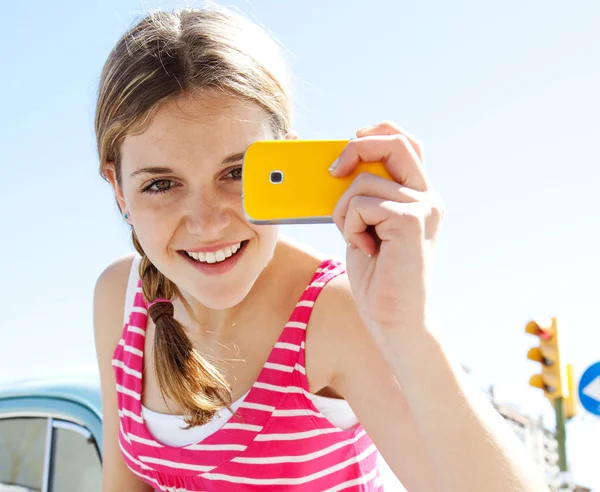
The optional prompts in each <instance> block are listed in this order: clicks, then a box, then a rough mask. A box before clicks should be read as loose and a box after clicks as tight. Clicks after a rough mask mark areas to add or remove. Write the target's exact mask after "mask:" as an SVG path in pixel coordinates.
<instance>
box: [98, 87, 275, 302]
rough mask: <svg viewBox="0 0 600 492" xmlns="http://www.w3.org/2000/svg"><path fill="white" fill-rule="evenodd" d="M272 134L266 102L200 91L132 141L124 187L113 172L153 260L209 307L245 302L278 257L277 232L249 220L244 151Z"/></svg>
mask: <svg viewBox="0 0 600 492" xmlns="http://www.w3.org/2000/svg"><path fill="white" fill-rule="evenodd" d="M272 138H273V134H272V131H271V128H270V125H269V115H268V114H267V113H266V112H265V111H264V110H262V109H261V108H260V107H258V106H256V105H254V104H251V103H245V102H239V101H234V100H233V99H230V98H227V97H225V96H217V95H215V94H201V95H199V96H197V95H194V97H185V98H181V99H178V100H174V101H172V102H169V103H167V104H166V105H164V106H163V107H162V108H161V109H160V110H159V111H158V112H157V113H156V116H155V117H154V119H153V121H152V123H151V125H150V126H149V128H148V129H147V130H146V131H144V133H142V134H140V135H132V136H127V137H126V138H125V141H124V143H123V145H122V148H121V156H122V160H121V176H122V183H121V186H119V185H118V184H117V183H116V182H115V179H114V172H113V171H112V170H111V169H109V170H108V171H107V175H108V178H109V180H110V181H111V183H112V184H113V187H114V188H115V193H116V196H117V199H118V200H119V204H120V205H121V209H122V211H123V213H128V214H129V215H130V218H129V222H130V223H131V224H132V225H133V227H134V229H135V231H136V234H137V237H138V239H139V241H140V244H141V245H142V248H143V249H144V252H145V253H146V255H147V256H148V258H149V259H150V261H151V262H152V263H153V264H154V265H155V266H156V268H157V269H158V270H159V271H160V272H161V273H162V274H163V275H165V276H166V277H167V278H168V279H170V280H171V281H172V282H174V283H175V284H176V285H177V286H178V287H179V289H180V290H181V291H182V293H183V294H184V295H186V296H188V295H189V296H191V297H193V298H194V299H196V300H197V301H198V302H200V303H201V304H203V305H204V306H206V307H209V308H212V309H225V308H228V307H231V306H234V305H236V304H238V303H239V302H240V301H241V300H242V299H243V298H244V297H245V296H246V294H247V293H248V292H249V291H250V289H251V287H252V285H253V284H254V282H255V281H256V279H257V278H258V276H259V275H260V273H261V272H262V270H263V269H264V268H265V267H266V265H267V263H268V262H269V260H270V258H271V257H272V255H273V252H274V249H275V244H276V242H277V236H278V229H277V227H276V226H256V225H252V224H250V223H249V222H248V221H247V220H246V219H245V217H244V213H243V210H242V187H241V170H242V158H243V154H244V152H245V150H246V148H247V147H248V146H249V145H250V144H251V143H252V142H254V141H255V140H262V139H267V140H268V139H272Z"/></svg>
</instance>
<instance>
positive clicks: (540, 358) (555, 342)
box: [525, 318, 569, 402]
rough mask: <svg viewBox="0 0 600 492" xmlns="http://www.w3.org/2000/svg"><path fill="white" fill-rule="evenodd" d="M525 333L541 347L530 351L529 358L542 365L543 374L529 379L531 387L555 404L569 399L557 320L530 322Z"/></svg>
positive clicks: (548, 319)
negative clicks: (561, 358)
mask: <svg viewBox="0 0 600 492" xmlns="http://www.w3.org/2000/svg"><path fill="white" fill-rule="evenodd" d="M525 332H526V333H529V334H531V335H535V336H537V337H538V338H539V340H540V345H539V346H538V347H534V348H531V349H529V352H528V353H527V358H528V359H530V360H533V361H536V362H539V363H540V364H541V365H542V372H541V374H534V375H533V376H531V378H530V379H529V385H530V386H533V387H534V388H540V389H542V390H544V395H545V396H546V398H548V400H550V401H551V402H553V401H554V400H555V399H556V398H559V397H562V398H568V397H569V387H568V383H567V378H566V368H565V366H564V364H562V363H561V360H560V345H559V336H558V323H557V320H556V318H547V319H539V320H534V321H530V322H529V323H527V325H526V327H525Z"/></svg>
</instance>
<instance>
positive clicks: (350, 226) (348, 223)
mask: <svg viewBox="0 0 600 492" xmlns="http://www.w3.org/2000/svg"><path fill="white" fill-rule="evenodd" d="M383 202H384V200H382V199H381V198H375V197H370V196H355V197H353V198H352V201H351V202H350V205H349V207H348V210H347V213H346V216H345V217H344V221H343V222H342V227H341V229H340V230H341V232H342V235H343V236H344V239H345V240H346V242H347V243H348V245H350V247H356V248H358V249H360V250H361V251H362V252H363V253H365V254H366V255H369V256H373V255H374V254H375V253H376V252H377V242H376V239H375V237H373V235H372V234H370V233H369V231H368V228H369V226H375V225H376V224H377V223H379V221H381V220H385V218H387V217H386V216H385V215H384V214H382V213H381V212H380V213H378V214H376V213H374V212H373V209H375V210H377V209H378V208H380V207H381V206H382V204H383ZM367 212H368V215H369V217H365V216H363V213H367ZM376 215H377V218H378V219H379V220H378V221H374V219H375V216H376ZM373 222H375V223H373Z"/></svg>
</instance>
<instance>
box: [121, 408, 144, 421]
mask: <svg viewBox="0 0 600 492" xmlns="http://www.w3.org/2000/svg"><path fill="white" fill-rule="evenodd" d="M119 417H129V418H130V419H131V420H135V421H136V422H138V423H140V424H142V423H143V422H144V419H143V418H142V417H140V416H139V415H136V414H135V413H133V412H131V411H129V410H127V409H123V410H119Z"/></svg>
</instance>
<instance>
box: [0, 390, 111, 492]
mask: <svg viewBox="0 0 600 492" xmlns="http://www.w3.org/2000/svg"><path fill="white" fill-rule="evenodd" d="M101 476H102V410H101V402H100V382H99V381H98V379H95V378H79V379H78V378H61V379H34V380H25V381H18V382H11V383H5V382H3V383H1V384H0V492H29V491H36V492H37V491H40V492H82V491H85V492H100V490H101Z"/></svg>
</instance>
